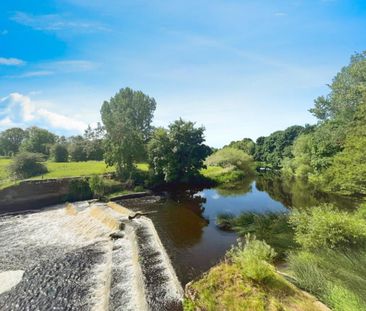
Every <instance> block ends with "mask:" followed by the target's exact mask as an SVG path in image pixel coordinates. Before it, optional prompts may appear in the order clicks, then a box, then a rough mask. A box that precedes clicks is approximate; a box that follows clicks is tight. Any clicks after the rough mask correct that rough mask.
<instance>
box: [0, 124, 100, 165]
mask: <svg viewBox="0 0 366 311" xmlns="http://www.w3.org/2000/svg"><path fill="white" fill-rule="evenodd" d="M104 135H105V133H104V128H103V126H102V125H101V124H99V123H98V125H97V126H96V127H95V128H92V127H91V126H88V128H87V129H86V130H85V132H84V135H77V136H71V137H67V138H66V137H65V136H57V135H56V134H54V133H52V132H50V131H48V130H46V129H42V128H39V127H36V126H32V127H29V128H27V129H25V130H23V129H21V128H17V127H14V128H10V129H7V130H5V131H3V132H1V133H0V156H7V157H12V156H15V155H16V154H18V153H20V152H28V153H36V154H39V155H41V156H43V157H44V158H47V159H50V160H53V161H55V162H68V161H76V162H79V161H88V160H102V159H103V154H104V146H103V141H104Z"/></svg>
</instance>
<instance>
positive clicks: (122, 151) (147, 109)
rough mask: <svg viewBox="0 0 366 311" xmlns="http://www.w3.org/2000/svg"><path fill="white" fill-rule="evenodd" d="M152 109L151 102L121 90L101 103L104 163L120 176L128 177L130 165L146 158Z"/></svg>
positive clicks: (151, 100)
mask: <svg viewBox="0 0 366 311" xmlns="http://www.w3.org/2000/svg"><path fill="white" fill-rule="evenodd" d="M155 108H156V102H155V100H154V99H153V98H150V97H149V96H147V95H145V94H144V93H142V92H141V91H133V90H131V89H130V88H125V89H121V90H120V91H119V92H118V93H117V94H116V95H115V96H114V97H112V98H111V99H110V100H109V101H105V102H104V103H103V106H102V108H101V116H102V121H103V124H104V127H105V130H106V132H107V134H106V144H105V147H106V152H105V160H106V162H107V164H109V165H116V167H117V173H118V174H119V175H120V176H124V177H127V178H129V177H131V174H132V173H133V171H135V166H134V164H135V163H136V162H137V161H140V160H142V159H144V158H146V148H145V145H146V143H147V141H148V139H149V138H150V133H151V121H152V118H153V113H154V111H155Z"/></svg>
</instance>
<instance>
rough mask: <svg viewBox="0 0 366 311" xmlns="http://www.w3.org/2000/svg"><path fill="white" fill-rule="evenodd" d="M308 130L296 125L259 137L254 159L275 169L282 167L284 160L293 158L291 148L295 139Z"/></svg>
mask: <svg viewBox="0 0 366 311" xmlns="http://www.w3.org/2000/svg"><path fill="white" fill-rule="evenodd" d="M306 130H308V129H306V128H304V127H302V126H299V125H294V126H291V127H288V128H287V129H285V130H284V131H277V132H274V133H272V134H271V135H269V136H267V137H263V136H262V137H259V138H258V139H257V141H256V147H255V154H254V159H255V160H256V161H260V162H265V163H268V164H270V165H271V166H272V167H274V168H279V167H281V162H282V160H283V159H284V158H286V157H292V153H291V147H292V144H293V143H294V141H295V139H296V138H297V137H298V136H299V135H300V134H301V133H303V132H305V131H306Z"/></svg>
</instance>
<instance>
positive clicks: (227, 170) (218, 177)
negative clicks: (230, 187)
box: [200, 166, 246, 184]
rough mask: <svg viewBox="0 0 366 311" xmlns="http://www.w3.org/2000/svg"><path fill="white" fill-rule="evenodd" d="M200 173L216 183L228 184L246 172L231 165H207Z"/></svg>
mask: <svg viewBox="0 0 366 311" xmlns="http://www.w3.org/2000/svg"><path fill="white" fill-rule="evenodd" d="M200 173H201V174H202V175H203V176H204V177H205V178H208V179H210V180H212V181H214V182H216V183H217V184H229V183H231V182H236V181H238V180H241V179H243V178H244V177H245V176H246V174H245V173H244V172H243V171H240V170H237V169H235V168H233V167H221V166H208V167H207V168H205V169H202V170H201V171H200Z"/></svg>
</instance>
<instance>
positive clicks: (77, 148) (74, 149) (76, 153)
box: [69, 142, 88, 162]
mask: <svg viewBox="0 0 366 311" xmlns="http://www.w3.org/2000/svg"><path fill="white" fill-rule="evenodd" d="M69 154H70V159H71V161H74V162H81V161H86V160H87V159H88V157H87V154H86V151H85V148H84V145H83V143H82V142H76V143H73V144H71V145H70V146H69Z"/></svg>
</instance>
